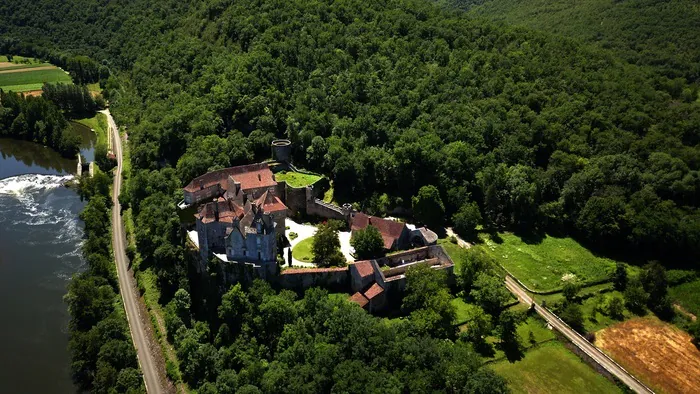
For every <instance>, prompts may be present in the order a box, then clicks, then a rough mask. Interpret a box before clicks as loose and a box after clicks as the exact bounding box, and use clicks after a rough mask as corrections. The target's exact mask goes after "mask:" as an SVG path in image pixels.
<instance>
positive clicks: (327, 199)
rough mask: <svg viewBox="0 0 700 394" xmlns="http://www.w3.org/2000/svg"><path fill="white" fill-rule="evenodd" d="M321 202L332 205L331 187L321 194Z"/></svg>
mask: <svg viewBox="0 0 700 394" xmlns="http://www.w3.org/2000/svg"><path fill="white" fill-rule="evenodd" d="M323 202H325V203H328V204H330V203H332V202H333V186H331V187H329V188H328V190H326V192H325V193H323Z"/></svg>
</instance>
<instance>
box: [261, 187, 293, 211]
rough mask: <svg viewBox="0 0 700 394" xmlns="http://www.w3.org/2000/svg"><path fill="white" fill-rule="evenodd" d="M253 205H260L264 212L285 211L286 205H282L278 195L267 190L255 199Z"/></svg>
mask: <svg viewBox="0 0 700 394" xmlns="http://www.w3.org/2000/svg"><path fill="white" fill-rule="evenodd" d="M255 205H257V206H258V207H262V209H263V211H265V212H278V211H286V210H287V206H286V205H284V203H283V202H282V200H280V199H279V197H277V196H275V195H273V194H272V193H270V192H269V191H266V192H265V193H263V194H262V195H261V196H260V197H259V198H258V199H257V200H255Z"/></svg>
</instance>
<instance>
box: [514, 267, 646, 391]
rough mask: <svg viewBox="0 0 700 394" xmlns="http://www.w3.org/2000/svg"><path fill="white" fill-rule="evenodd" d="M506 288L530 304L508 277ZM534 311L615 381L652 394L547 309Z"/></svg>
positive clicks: (524, 292) (524, 294) (530, 300)
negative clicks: (614, 378) (615, 379)
mask: <svg viewBox="0 0 700 394" xmlns="http://www.w3.org/2000/svg"><path fill="white" fill-rule="evenodd" d="M506 287H507V288H508V290H510V292H511V293H513V294H515V295H516V296H517V297H518V299H520V300H521V301H522V302H524V303H526V304H527V305H531V304H532V302H533V301H532V298H530V296H529V295H528V294H527V292H526V291H525V289H524V288H522V287H521V286H520V284H518V283H517V282H516V281H515V280H513V278H511V277H510V276H506ZM535 311H537V313H538V314H539V315H540V316H542V317H543V318H544V319H545V320H546V321H547V323H549V324H550V325H551V326H552V327H554V328H555V329H556V330H557V331H559V332H560V333H562V334H563V335H564V336H565V337H566V338H567V339H568V340H569V341H571V343H573V344H574V345H576V347H578V348H579V349H581V351H582V352H584V353H586V354H587V355H588V356H589V357H591V358H592V359H593V360H594V361H595V362H596V363H598V364H599V365H600V366H602V367H603V368H605V369H606V370H607V371H608V372H610V373H611V374H612V375H613V376H615V377H616V378H617V379H619V380H620V381H622V382H623V383H624V384H626V385H627V386H628V387H629V388H630V389H632V390H633V391H634V392H636V393H640V394H641V393H653V391H652V390H651V389H650V388H648V387H647V386H645V385H644V384H643V383H642V382H640V381H639V380H637V378H635V377H634V376H632V374H630V373H629V372H627V371H626V370H625V369H624V368H622V367H621V366H620V365H618V364H617V363H616V362H615V361H613V360H612V359H611V358H610V357H608V356H607V355H606V354H605V353H603V351H601V350H600V349H598V348H597V347H596V346H594V345H593V344H591V343H590V342H588V341H587V340H586V338H584V337H582V336H581V335H580V334H579V333H577V332H576V331H574V330H573V329H572V328H571V327H569V326H568V325H567V324H566V323H564V322H563V321H561V319H559V318H558V317H557V316H556V315H555V314H553V313H551V312H550V311H549V310H548V309H546V308H543V307H541V306H539V305H537V304H535Z"/></svg>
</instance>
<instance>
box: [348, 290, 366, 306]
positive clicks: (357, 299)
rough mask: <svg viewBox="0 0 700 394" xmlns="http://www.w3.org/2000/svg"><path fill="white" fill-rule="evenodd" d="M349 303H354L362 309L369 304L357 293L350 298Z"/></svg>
mask: <svg viewBox="0 0 700 394" xmlns="http://www.w3.org/2000/svg"><path fill="white" fill-rule="evenodd" d="M350 302H356V303H357V304H358V305H360V307H361V308H364V307H366V306H367V304H369V300H368V299H367V298H365V296H363V295H362V293H360V292H359V291H358V292H357V293H355V294H353V295H352V296H350Z"/></svg>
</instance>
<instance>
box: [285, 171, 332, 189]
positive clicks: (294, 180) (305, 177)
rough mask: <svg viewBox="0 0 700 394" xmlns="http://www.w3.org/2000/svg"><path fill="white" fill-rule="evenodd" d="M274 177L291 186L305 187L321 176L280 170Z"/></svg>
mask: <svg viewBox="0 0 700 394" xmlns="http://www.w3.org/2000/svg"><path fill="white" fill-rule="evenodd" d="M275 179H276V180H277V182H281V181H285V182H287V184H288V185H289V186H291V187H305V186H309V185H312V184H313V183H315V182H316V181H318V180H319V179H321V176H320V175H315V174H304V173H301V172H293V171H280V172H278V173H276V174H275Z"/></svg>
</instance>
